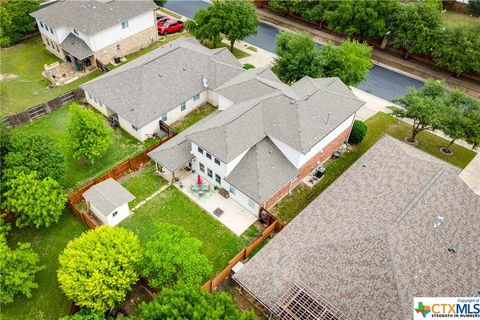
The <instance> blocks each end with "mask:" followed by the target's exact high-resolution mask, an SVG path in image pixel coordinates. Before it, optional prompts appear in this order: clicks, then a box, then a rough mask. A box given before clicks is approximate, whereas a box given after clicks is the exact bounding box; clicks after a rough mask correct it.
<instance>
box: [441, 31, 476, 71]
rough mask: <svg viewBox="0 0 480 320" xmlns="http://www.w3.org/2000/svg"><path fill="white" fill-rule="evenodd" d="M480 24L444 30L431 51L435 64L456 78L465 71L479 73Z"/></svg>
mask: <svg viewBox="0 0 480 320" xmlns="http://www.w3.org/2000/svg"><path fill="white" fill-rule="evenodd" d="M479 33H480V23H478V24H476V26H474V27H471V26H465V25H461V26H458V27H455V28H446V29H445V30H444V31H443V32H442V36H441V37H439V40H438V43H437V45H436V46H435V48H434V49H433V52H432V56H433V58H434V59H435V63H436V64H438V65H439V66H442V67H445V68H447V69H449V70H451V71H453V72H455V75H456V76H457V77H458V76H460V75H461V74H462V73H464V72H465V71H469V70H472V71H477V72H479V71H480V50H478V48H480V37H479V36H478V34H479Z"/></svg>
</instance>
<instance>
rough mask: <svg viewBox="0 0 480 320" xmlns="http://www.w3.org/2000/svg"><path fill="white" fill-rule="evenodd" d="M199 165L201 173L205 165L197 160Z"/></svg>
mask: <svg viewBox="0 0 480 320" xmlns="http://www.w3.org/2000/svg"><path fill="white" fill-rule="evenodd" d="M199 165H200V171H202V172H203V173H205V165H204V164H203V163H201V162H199Z"/></svg>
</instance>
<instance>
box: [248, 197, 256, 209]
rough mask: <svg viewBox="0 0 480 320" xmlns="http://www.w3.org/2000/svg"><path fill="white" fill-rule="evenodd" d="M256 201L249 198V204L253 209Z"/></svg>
mask: <svg viewBox="0 0 480 320" xmlns="http://www.w3.org/2000/svg"><path fill="white" fill-rule="evenodd" d="M255 204H256V203H255V201H253V200H252V199H250V198H248V206H249V207H250V208H252V209H255Z"/></svg>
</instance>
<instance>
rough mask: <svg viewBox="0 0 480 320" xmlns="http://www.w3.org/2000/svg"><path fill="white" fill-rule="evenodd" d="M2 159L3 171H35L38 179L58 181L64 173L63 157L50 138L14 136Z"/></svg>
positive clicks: (42, 136)
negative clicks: (48, 178)
mask: <svg viewBox="0 0 480 320" xmlns="http://www.w3.org/2000/svg"><path fill="white" fill-rule="evenodd" d="M10 140H11V141H10V144H9V148H8V153H7V154H6V155H5V157H4V170H5V169H8V170H15V171H17V172H18V171H23V172H27V173H28V172H30V171H36V172H37V175H38V178H39V179H44V178H47V177H50V178H53V179H54V180H57V181H58V180H60V179H61V178H62V176H63V173H64V172H65V166H66V165H65V155H64V154H63V152H62V151H61V149H60V147H59V146H58V145H57V144H56V143H55V142H54V140H53V139H52V138H51V137H48V136H45V135H23V134H14V135H12V137H11V139H10Z"/></svg>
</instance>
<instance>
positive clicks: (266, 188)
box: [225, 137, 298, 204]
mask: <svg viewBox="0 0 480 320" xmlns="http://www.w3.org/2000/svg"><path fill="white" fill-rule="evenodd" d="M297 174H298V171H297V169H296V168H295V167H294V166H293V165H292V164H291V163H290V161H289V160H288V159H287V158H285V156H284V155H283V153H282V152H281V151H280V150H278V148H277V147H276V146H275V144H273V142H272V141H271V140H270V139H269V138H267V137H265V138H264V139H262V140H261V141H260V142H258V143H257V144H255V145H254V146H253V147H251V148H250V150H248V152H247V153H246V154H245V156H244V157H243V158H242V160H240V162H239V163H238V165H237V166H236V167H235V169H233V171H232V172H231V173H230V174H229V175H228V176H227V177H226V178H225V180H226V181H227V182H228V183H230V184H232V185H233V186H234V187H235V188H237V189H238V190H241V191H242V192H243V193H244V194H246V195H247V196H249V197H250V198H251V199H253V200H254V201H255V202H257V203H258V204H261V203H264V202H265V201H266V200H267V199H269V198H270V197H271V196H272V195H273V194H274V193H275V192H277V191H278V190H279V189H280V188H281V187H283V186H284V185H286V184H287V183H288V182H289V181H290V180H292V179H293V178H294V177H295V176H296V175H297Z"/></svg>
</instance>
